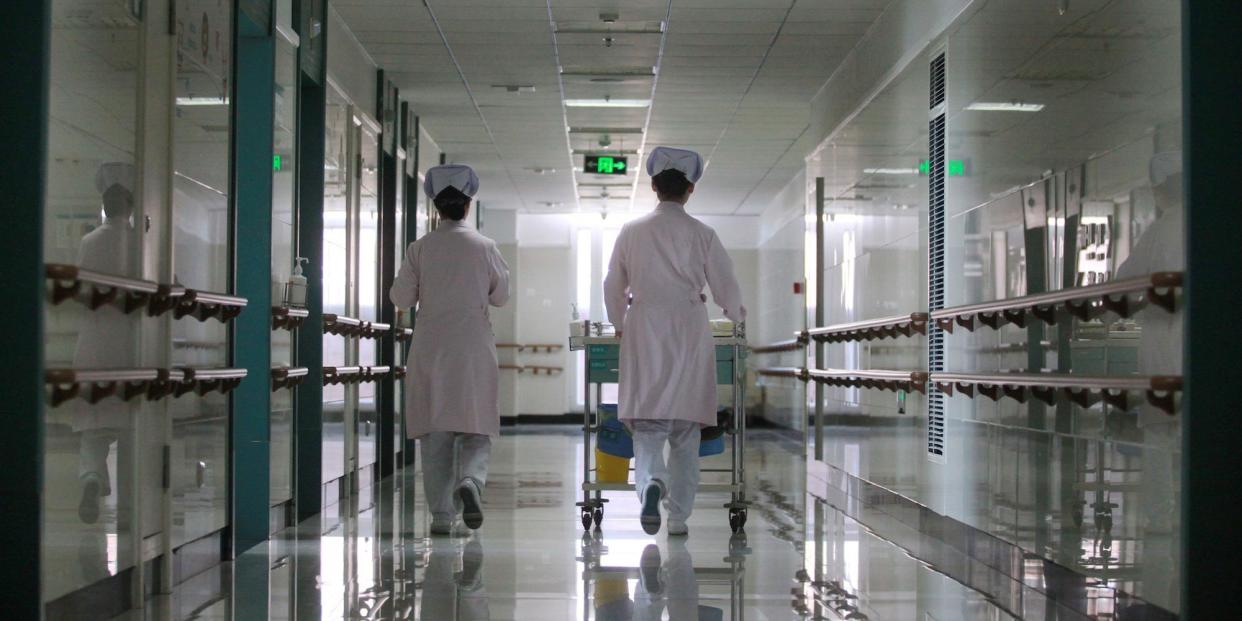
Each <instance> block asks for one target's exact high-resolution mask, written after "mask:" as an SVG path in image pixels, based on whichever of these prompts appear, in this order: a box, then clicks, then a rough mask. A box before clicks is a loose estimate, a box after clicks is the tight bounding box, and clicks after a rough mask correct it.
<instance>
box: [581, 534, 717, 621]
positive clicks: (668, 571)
mask: <svg viewBox="0 0 1242 621" xmlns="http://www.w3.org/2000/svg"><path fill="white" fill-rule="evenodd" d="M638 570H639V573H638V575H639V579H638V588H637V589H636V590H635V591H634V601H633V602H631V601H630V598H629V593H628V591H627V583H626V577H625V575H624V574H618V575H617V576H608V575H606V574H604V575H600V577H599V578H598V579H597V580H596V583H595V598H596V608H595V614H596V617H597V618H598V619H599V620H600V621H658V620H659V619H663V618H664V611H665V610H667V611H668V618H670V619H686V620H691V619H698V620H699V621H719V620H721V619H724V610H721V609H720V608H716V607H714V606H703V605H700V604H699V581H698V578H697V577H696V576H695V574H694V558H693V557H692V556H691V555H690V550H689V549H687V548H686V540H685V539H684V538H682V537H670V538H669V539H668V554H667V558H664V559H662V558H661V555H660V548H659V546H657V545H655V544H649V545H648V546H647V547H646V548H645V549H644V550H643V555H642V560H640V561H639V568H638Z"/></svg>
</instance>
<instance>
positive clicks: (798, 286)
mask: <svg viewBox="0 0 1242 621" xmlns="http://www.w3.org/2000/svg"><path fill="white" fill-rule="evenodd" d="M794 295H802V282H801V281H799V282H796V283H794Z"/></svg>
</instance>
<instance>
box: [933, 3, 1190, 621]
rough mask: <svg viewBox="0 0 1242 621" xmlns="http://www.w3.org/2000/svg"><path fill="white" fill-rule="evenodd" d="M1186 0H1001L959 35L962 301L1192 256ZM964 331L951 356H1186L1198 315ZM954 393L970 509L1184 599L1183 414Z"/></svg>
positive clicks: (1019, 536)
mask: <svg viewBox="0 0 1242 621" xmlns="http://www.w3.org/2000/svg"><path fill="white" fill-rule="evenodd" d="M1179 11H1180V5H1179V4H1178V3H1173V2H1165V1H1162V0H1136V1H1133V2H1124V3H1113V2H1103V1H1098V0H1097V1H1088V2H1081V3H1079V2H1075V3H1071V5H1070V6H1069V9H1068V11H1066V12H1065V14H1064V15H1058V14H1057V13H1055V12H1045V11H1035V10H1026V9H1025V8H1017V7H1016V5H1014V4H1013V3H1006V2H989V3H986V4H984V5H983V6H982V7H981V9H980V10H979V12H978V13H975V14H974V15H972V16H971V17H970V18H969V19H968V20H967V21H966V23H964V24H963V25H962V26H961V27H960V28H959V29H957V30H956V31H955V32H954V33H952V34H951V35H950V37H949V42H948V54H947V66H948V87H949V88H948V104H947V113H948V144H947V150H948V157H949V158H950V161H949V164H950V167H949V170H950V173H949V177H948V180H947V181H948V183H947V197H948V206H949V210H948V211H949V215H950V216H951V219H950V220H949V221H948V224H947V230H946V235H947V239H946V243H947V257H948V263H949V264H950V265H961V266H964V269H961V270H958V271H953V270H951V271H950V272H949V274H948V275H947V276H948V280H947V286H946V293H947V303H948V304H968V303H974V302H983V301H991V300H998V299H1004V298H1009V297H1015V296H1021V295H1027V294H1031V293H1038V292H1042V291H1049V290H1056V289H1062V288H1066V287H1074V286H1082V285H1091V284H1097V283H1102V282H1107V281H1110V280H1113V279H1116V278H1119V277H1132V276H1143V275H1147V274H1149V273H1151V272H1157V271H1169V270H1181V269H1183V267H1184V250H1183V247H1182V243H1183V242H1182V229H1183V226H1182V221H1183V208H1182V187H1181V179H1182V177H1181V166H1182V154H1181V150H1182V144H1181V143H1182V136H1181V130H1180V128H1181V123H1182V114H1181V96H1182V93H1181V33H1180V30H1179V24H1180V21H1181V17H1180V14H1179ZM955 163H956V165H955ZM946 345H947V347H948V351H947V354H948V357H947V361H946V364H947V366H948V368H949V370H952V371H973V372H985V373H994V372H998V371H1009V370H1028V371H1055V372H1061V373H1078V374H1087V375H1113V376H1117V375H1132V374H1136V373H1137V374H1142V375H1153V374H1169V375H1179V374H1180V373H1181V349H1182V348H1181V317H1180V314H1175V313H1168V312H1166V311H1164V310H1161V309H1157V308H1151V307H1149V308H1146V309H1144V310H1142V311H1140V312H1139V313H1138V314H1137V315H1135V316H1134V317H1133V318H1129V319H1127V318H1122V317H1119V316H1117V315H1115V314H1105V315H1103V316H1101V317H1098V318H1094V319H1092V320H1090V321H1079V320H1076V319H1073V318H1071V317H1069V316H1068V315H1067V316H1065V317H1063V318H1062V319H1061V320H1060V321H1058V322H1057V325H1056V326H1047V325H1044V324H1042V323H1038V322H1036V323H1034V324H1031V325H1028V326H1027V327H1025V328H1019V327H1015V326H1007V327H1005V328H1003V329H1000V330H990V329H987V330H976V331H974V332H973V333H972V332H964V331H958V333H956V334H954V335H953V336H952V337H951V338H950V339H948V340H947V342H946ZM948 404H949V415H950V417H951V423H950V426H949V437H948V440H947V441H948V450H949V464H950V467H949V473H950V476H949V479H948V480H947V481H946V483H945V484H946V485H950V484H951V485H952V487H951V488H946V489H951V490H952V492H953V493H954V495H955V496H956V497H957V498H959V499H960V501H959V502H957V503H953V504H952V505H950V506H949V507H946V508H947V509H948V510H949V511H950V513H951V514H953V515H954V517H957V518H959V519H961V520H963V521H966V522H968V523H970V524H972V525H974V526H976V527H979V528H982V529H985V530H987V531H989V532H992V533H994V534H996V535H997V536H1000V537H1003V538H1006V539H1008V540H1011V541H1015V542H1017V543H1019V544H1020V545H1022V546H1023V547H1027V548H1028V549H1033V550H1035V551H1036V552H1038V553H1040V554H1043V555H1046V556H1048V557H1049V558H1052V559H1054V560H1056V561H1057V562H1058V563H1061V564H1063V565H1065V566H1067V567H1071V568H1073V569H1074V570H1075V571H1078V572H1081V573H1085V574H1086V575H1088V576H1091V577H1092V578H1096V579H1098V580H1099V581H1100V584H1101V586H1107V587H1115V588H1120V589H1122V590H1124V591H1126V592H1128V593H1131V594H1133V595H1136V596H1138V597H1140V598H1143V599H1145V600H1147V601H1149V602H1151V603H1154V604H1156V605H1159V606H1161V607H1164V608H1167V609H1170V610H1173V611H1177V610H1178V608H1179V604H1178V601H1177V583H1178V573H1179V568H1178V563H1179V552H1178V550H1179V547H1180V542H1179V540H1178V539H1179V538H1178V533H1179V525H1178V516H1179V513H1178V502H1179V497H1180V490H1179V480H1180V473H1179V472H1178V464H1180V461H1181V460H1180V451H1179V449H1178V447H1179V446H1180V443H1181V442H1180V436H1181V430H1180V423H1179V421H1180V418H1179V417H1178V416H1168V415H1165V414H1163V413H1161V412H1159V411H1157V410H1155V409H1154V408H1149V407H1147V406H1145V405H1136V406H1134V407H1130V408H1118V407H1114V406H1111V405H1107V404H1096V405H1094V406H1092V407H1090V408H1082V407H1079V406H1078V405H1075V404H1072V403H1069V402H1058V403H1056V404H1055V405H1053V406H1045V405H1043V404H1041V403H1037V402H1036V403H1027V404H1019V403H1017V402H1016V401H1013V400H1002V401H999V402H991V401H989V400H980V399H973V400H972V399H965V398H961V397H955V398H953V399H950V400H949V401H948ZM955 463H956V464H957V465H956V466H954V465H953V464H955Z"/></svg>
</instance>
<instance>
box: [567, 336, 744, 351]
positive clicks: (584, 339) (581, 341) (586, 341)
mask: <svg viewBox="0 0 1242 621" xmlns="http://www.w3.org/2000/svg"><path fill="white" fill-rule="evenodd" d="M712 341H713V342H714V343H715V344H716V346H721V345H726V346H729V345H739V346H741V347H746V339H745V338H744V337H740V336H713V337H712ZM620 344H621V339H620V338H618V337H617V336H616V335H610V336H571V337H569V349H570V351H580V350H582V349H585V348H586V346H587V345H620Z"/></svg>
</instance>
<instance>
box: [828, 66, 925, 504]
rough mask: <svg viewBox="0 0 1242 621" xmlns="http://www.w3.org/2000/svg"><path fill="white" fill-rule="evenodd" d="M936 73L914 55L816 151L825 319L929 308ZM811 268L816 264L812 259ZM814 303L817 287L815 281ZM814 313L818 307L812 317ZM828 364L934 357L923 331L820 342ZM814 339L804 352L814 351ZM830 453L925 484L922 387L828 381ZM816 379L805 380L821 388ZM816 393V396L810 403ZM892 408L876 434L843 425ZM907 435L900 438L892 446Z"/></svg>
mask: <svg viewBox="0 0 1242 621" xmlns="http://www.w3.org/2000/svg"><path fill="white" fill-rule="evenodd" d="M928 81H929V80H928V72H927V68H926V66H925V65H924V64H922V63H920V62H915V63H912V64H911V65H910V66H909V67H907V68H906V69H905V70H904V71H903V72H902V73H901V74H899V75H898V77H897V78H896V79H894V80H893V81H892V82H890V83H889V85H888V86H887V87H885V88H884V89H883V90H882V91H881V92H880V94H879V95H877V96H876V98H875V99H873V100H872V101H871V102H870V104H869V105H868V106H867V107H866V108H865V109H863V110H862V111H861V112H860V113H859V114H858V115H856V116H855V117H854V118H852V119H851V120H850V121H849V122H848V123H847V124H846V125H844V126H843V127H841V128H840V129H838V130H837V131H836V132H835V133H834V134H833V135H832V136H830V137H829V139H828V140H827V141H825V142H824V143H823V144H822V145H821V147H820V148H819V149H818V150H817V151H816V152H815V153H814V154H813V156H812V157H811V158H810V159H808V168H807V179H808V182H809V183H808V192H809V200H808V201H807V205H808V207H807V242H806V243H807V245H806V257H807V259H808V260H809V261H812V262H813V261H814V259H815V241H816V238H815V231H816V220H815V208H816V205H815V200H816V198H815V178H816V177H823V179H824V222H823V233H824V237H823V256H822V261H823V272H822V275H821V279H822V281H821V284H822V286H823V292H822V300H823V309H822V311H823V317H824V319H823V322H822V325H825V326H828V325H836V324H842V323H849V322H855V321H863V320H868V319H880V318H885V317H893V316H896V315H909V314H910V313H913V312H917V311H923V310H925V309H926V307H927V248H926V237H927V236H926V233H925V230H926V218H927V200H928V199H927V177H926V176H925V175H924V174H923V173H922V172H921V168H922V162H924V161H925V160H926V159H927V120H928V112H927V91H928ZM807 273H809V274H814V273H815V266H814V264H813V263H810V264H808V271H807ZM808 292H809V293H810V297H808V307H809V308H810V309H811V311H810V312H812V313H813V312H814V306H815V298H814V296H815V295H816V292H815V288H814V285H813V284H808ZM808 319H809V320H810V321H811V323H814V315H811V316H810V317H809V318H808ZM822 347H823V356H822V358H820V359H819V360H818V362H817V366H819V367H820V368H834V369H882V370H904V369H923V368H926V364H927V361H926V358H927V355H926V345H925V341H924V339H923V338H922V337H920V336H919V335H915V336H914V337H900V338H896V339H882V340H873V341H861V342H844V343H829V344H825V345H823V346H822ZM815 349H816V348H815V347H812V348H810V349H809V350H808V351H809V352H810V354H811V358H812V359H813V358H814V357H815ZM821 390H822V394H823V411H824V418H823V421H824V428H823V431H822V444H821V445H819V446H818V447H817V446H816V445H815V441H816V434H815V433H814V432H812V433H811V434H810V435H809V437H810V439H811V443H812V445H811V447H810V450H811V451H812V455H814V454H815V452H816V449H817V448H818V449H819V453H820V454H822V456H823V460H824V461H825V462H827V463H829V464H831V465H832V466H835V467H837V468H840V469H843V470H846V471H847V472H850V473H851V474H854V475H856V476H862V477H865V478H872V477H874V479H873V480H883V481H884V482H885V483H884V484H885V485H886V486H887V487H889V488H890V489H894V490H895V491H899V492H902V493H912V494H917V493H918V489H917V484H916V481H915V477H914V473H916V472H917V471H918V470H917V467H916V466H915V465H916V464H917V463H920V462H921V460H922V457H921V453H920V452H919V450H918V448H917V447H918V443H919V439H918V432H917V428H916V427H915V425H916V424H918V423H917V421H918V419H917V418H915V417H916V416H917V415H920V414H921V412H922V411H923V405H924V404H923V399H922V397H921V395H919V394H918V393H911V394H900V395H897V396H895V395H894V394H893V393H892V392H887V391H880V390H869V389H862V388H852V387H834V386H823V387H822V388H821ZM814 392H815V389H814V388H810V389H808V393H809V394H811V395H812V396H813V395H814ZM812 403H813V402H812ZM863 416H865V417H870V418H881V417H882V418H886V419H887V420H886V421H885V422H886V423H890V424H877V425H874V426H869V428H868V430H867V433H868V434H869V435H870V436H872V437H874V441H873V442H863V443H861V444H860V442H859V438H858V434H857V433H856V432H850V433H842V431H843V429H842V428H843V427H848V426H850V425H851V424H853V423H852V422H851V421H854V420H858V418H857V417H863ZM898 444H899V445H900V446H899V447H898V446H896V445H898Z"/></svg>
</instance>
